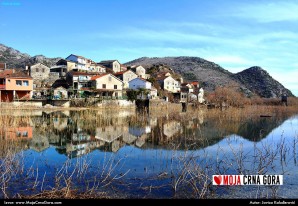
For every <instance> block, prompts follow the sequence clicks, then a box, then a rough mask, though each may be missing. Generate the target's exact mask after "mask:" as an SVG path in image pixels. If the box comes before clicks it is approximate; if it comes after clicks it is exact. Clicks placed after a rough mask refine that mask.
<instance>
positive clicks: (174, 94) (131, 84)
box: [0, 54, 204, 103]
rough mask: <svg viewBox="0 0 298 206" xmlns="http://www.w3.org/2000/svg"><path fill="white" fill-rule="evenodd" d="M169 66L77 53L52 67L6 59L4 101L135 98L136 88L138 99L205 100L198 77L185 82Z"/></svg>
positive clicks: (1, 85) (1, 86)
mask: <svg viewBox="0 0 298 206" xmlns="http://www.w3.org/2000/svg"><path fill="white" fill-rule="evenodd" d="M165 67H166V66H164V65H154V66H153V67H151V68H147V69H145V68H144V67H143V66H142V65H132V66H125V65H123V64H121V63H120V62H119V61H118V60H103V61H100V62H95V61H93V60H91V59H88V58H85V57H83V56H79V55H74V54H71V55H69V56H68V57H66V58H65V59H60V60H58V61H57V63H56V65H54V66H52V67H48V66H46V65H45V64H42V63H37V64H33V65H27V66H26V68H25V69H18V68H7V66H6V63H5V62H4V63H0V96H1V98H0V102H13V101H22V100H26V101H29V100H39V99H52V100H63V99H64V100H68V99H77V98H89V97H92V98H98V99H126V100H133V99H132V98H131V96H132V95H130V94H131V92H134V93H136V94H137V97H136V98H138V99H164V100H166V101H170V102H176V103H178V102H189V101H196V102H197V101H199V102H200V103H203V92H204V91H203V89H202V88H200V84H199V82H198V81H195V80H193V81H191V82H185V81H184V80H183V78H182V76H181V75H179V74H177V73H175V72H173V70H171V69H170V68H166V69H165Z"/></svg>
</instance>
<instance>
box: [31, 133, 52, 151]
mask: <svg viewBox="0 0 298 206" xmlns="http://www.w3.org/2000/svg"><path fill="white" fill-rule="evenodd" d="M49 147H50V143H49V139H48V138H47V137H46V136H45V135H35V136H34V137H33V138H32V140H31V142H30V149H33V150H35V151H37V152H42V151H43V150H46V149H47V148H49Z"/></svg>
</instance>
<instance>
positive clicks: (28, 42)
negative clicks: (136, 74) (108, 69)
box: [0, 0, 298, 96]
mask: <svg viewBox="0 0 298 206" xmlns="http://www.w3.org/2000/svg"><path fill="white" fill-rule="evenodd" d="M297 11H298V1H297V0H291V1H287V0H270V1H269V0H249V1H239V0H213V1H206V0H204V1H203V0H98V1H95V0H83V1H78V0H64V1H63V0H0V43H2V44H5V45H7V46H10V47H13V48H15V49H18V50H20V51H21V52H25V53H28V54H30V55H31V56H34V55H37V54H43V55H45V56H47V57H63V58H66V57H67V56H68V55H69V54H71V53H74V54H78V55H82V56H85V57H87V58H91V59H93V60H94V61H101V60H105V59H118V60H119V61H120V62H121V63H125V62H127V61H130V60H133V59H136V58H140V57H143V56H147V57H165V56H196V57H201V58H204V59H206V60H209V61H212V62H215V63H217V64H219V65H220V66H222V67H223V68H225V69H227V70H229V71H231V72H233V73H236V72H239V71H242V70H244V69H247V68H249V67H251V66H261V67H262V68H263V69H265V70H267V71H268V72H269V74H270V75H271V76H272V77H273V78H275V79H276V80H278V81H279V82H281V83H282V84H283V85H285V86H286V87H287V88H288V89H290V90H291V91H292V92H293V93H294V94H295V95H296V96H298V78H297V77H298V12H297Z"/></svg>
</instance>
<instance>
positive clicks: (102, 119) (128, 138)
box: [0, 110, 298, 197]
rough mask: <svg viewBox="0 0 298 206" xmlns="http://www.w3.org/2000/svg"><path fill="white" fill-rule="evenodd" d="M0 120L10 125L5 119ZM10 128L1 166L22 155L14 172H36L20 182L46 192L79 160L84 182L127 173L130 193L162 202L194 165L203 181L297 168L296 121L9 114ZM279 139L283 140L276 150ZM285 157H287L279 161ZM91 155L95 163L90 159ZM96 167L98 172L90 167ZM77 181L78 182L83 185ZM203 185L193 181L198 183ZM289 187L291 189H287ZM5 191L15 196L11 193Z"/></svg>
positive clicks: (2, 132) (4, 134)
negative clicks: (43, 185) (44, 186)
mask: <svg viewBox="0 0 298 206" xmlns="http://www.w3.org/2000/svg"><path fill="white" fill-rule="evenodd" d="M1 115H3V116H2V117H4V119H5V118H7V119H9V116H8V114H4V113H1ZM2 119H3V118H2ZM10 123H11V124H10V126H9V127H4V126H0V136H1V141H2V142H1V144H0V145H1V159H0V160H1V161H4V160H3V159H2V158H6V159H5V161H6V160H7V159H9V158H7V154H8V153H9V154H11V153H12V152H14V153H15V154H24V157H25V160H23V162H26V163H25V164H24V165H23V166H22V167H21V168H26V167H27V168H29V169H28V170H29V171H31V172H32V170H31V168H35V170H33V171H39V172H41V174H38V175H37V174H36V176H38V177H36V176H34V175H35V173H34V175H32V173H29V174H26V173H24V172H23V169H22V172H21V176H22V175H24V176H25V178H27V175H29V176H30V177H32V180H31V182H33V183H34V184H35V181H36V179H38V178H43V177H45V174H47V177H48V180H47V181H48V182H49V185H50V186H53V184H55V183H54V182H53V176H54V175H56V172H57V170H56V169H57V168H58V171H62V170H63V168H65V171H64V172H65V173H66V174H67V172H70V171H71V168H72V167H71V164H69V162H72V163H74V165H75V166H74V167H73V168H76V167H77V164H78V163H80V161H83V162H84V161H85V160H86V159H87V160H88V161H90V162H89V163H88V164H87V165H91V166H92V169H91V166H90V170H87V169H83V170H82V168H80V169H78V170H76V169H74V170H73V171H74V172H76V171H77V172H82V171H84V172H86V173H84V175H85V176H84V178H85V177H86V176H88V177H94V176H96V175H98V174H97V172H98V171H100V172H102V173H104V169H105V168H114V171H108V174H111V173H112V172H113V173H115V174H116V175H118V174H127V175H126V177H125V178H127V179H129V180H128V181H129V184H131V185H133V184H135V186H136V187H134V185H133V186H130V188H139V187H140V186H139V185H143V186H144V187H145V188H146V187H147V186H148V185H149V186H150V187H151V186H155V187H156V188H159V189H157V190H156V193H154V195H157V196H158V195H161V196H162V195H163V197H170V196H171V195H172V191H173V190H172V189H173V185H172V184H173V182H174V183H175V181H176V180H179V179H181V176H179V175H180V174H181V175H182V176H183V177H186V176H187V174H188V175H190V176H192V175H194V174H197V172H198V171H200V170H201V168H200V167H201V166H202V168H204V171H205V170H206V171H207V173H210V174H208V175H212V174H228V173H232V174H234V173H238V172H240V171H241V172H242V171H244V172H247V171H248V169H249V171H250V172H251V171H252V172H253V173H252V174H257V173H258V172H260V171H265V170H264V169H263V166H264V165H269V166H270V167H271V168H273V171H274V172H278V173H276V174H283V173H282V172H283V171H287V172H288V173H289V174H290V173H292V174H294V175H296V173H297V172H296V173H295V172H293V171H292V170H291V168H292V167H295V166H296V165H297V160H296V159H297V153H296V145H297V142H298V137H297V131H295V130H294V129H293V127H295V125H297V117H294V118H290V117H289V116H283V115H281V116H275V117H270V118H269V117H266V118H263V117H260V116H254V117H251V116H250V117H246V116H242V117H239V118H238V119H237V118H231V116H230V117H228V116H225V115H222V116H220V118H218V116H211V115H210V116H209V115H208V113H207V112H206V111H197V112H194V113H177V114H165V115H163V114H151V113H149V114H146V115H140V114H139V113H135V111H117V112H113V111H88V110H84V111H63V112H62V111H59V112H44V111H41V112H32V113H30V114H23V113H21V112H20V113H18V115H16V114H14V118H13V121H11V122H10ZM281 125H282V127H281ZM293 125H294V126H293ZM293 131H294V132H293ZM280 137H284V138H285V140H282V142H281V143H282V144H281V143H280V141H279V140H280ZM5 141H8V142H16V143H15V144H12V146H13V147H14V148H15V150H13V151H12V150H9V149H11V147H7V143H4V142H5ZM281 145H282V147H281ZM258 146H259V148H257V147H258ZM270 149H273V150H272V153H267V151H270ZM262 150H265V152H264V151H262ZM20 151H24V153H21V152H20ZM290 153H291V154H294V157H293V158H292V157H291V158H288V157H287V158H286V157H285V156H286V155H288V154H290ZM191 155H193V156H191ZM243 155H245V156H243ZM248 155H250V156H248ZM92 156H93V157H95V158H94V159H92V158H91V157H92ZM278 156H281V158H280V159H278V164H276V165H273V162H274V164H275V163H276V162H275V159H274V160H273V159H270V158H271V157H272V158H276V157H278ZM238 157H243V158H244V159H245V161H244V162H241V161H239V159H238ZM188 158H189V159H188ZM119 159H124V160H125V161H126V163H125V164H123V165H121V167H119V168H118V167H112V166H111V167H110V166H106V165H105V162H108V163H110V164H114V163H115V164H118V162H119ZM13 161H15V159H13ZM68 161H69V162H68ZM289 161H292V162H294V164H293V163H290V162H289ZM20 162H22V161H20ZM201 163H204V165H201ZM97 164H99V165H101V166H102V167H101V168H96V165H97ZM1 165H9V164H1ZM65 165H67V167H66V166H65ZM206 165H207V166H206ZM289 166H290V167H289ZM286 167H288V168H287V169H288V170H286V169H285V168H286ZM37 168H38V169H37ZM61 168H62V169H61ZM84 168H87V167H85V166H84ZM279 168H281V169H280V170H279ZM2 169H3V168H1V167H0V170H2ZM4 169H5V168H4ZM10 171H13V170H10ZM280 171H281V173H279V172H280ZM190 172H194V173H190ZM219 172H220V173H219ZM36 173H37V172H36ZM51 175H52V176H51ZM71 175H72V173H71ZM16 177H17V176H16ZM96 177H97V176H96ZM144 177H145V178H147V180H146V181H144V182H142V183H140V182H137V180H139V179H138V178H144ZM192 177H196V176H192ZM18 178H19V176H18ZM84 178H83V180H82V181H85V179H84ZM175 178H177V179H175ZM196 178H197V177H196ZM104 179H105V178H104ZM296 179H298V178H296ZM26 181H27V180H26ZM39 181H43V180H42V179H41V180H39ZM75 181H79V180H75ZM90 181H91V180H90ZM202 181H203V180H201V179H198V181H197V182H199V183H201V182H202ZM291 181H292V180H291ZM0 184H1V181H0ZM5 184H6V183H5ZM51 184H52V185H51ZM76 184H81V183H78V182H76ZM165 185H166V186H165ZM169 185H170V186H169ZM296 185H298V183H297V184H296V183H295V185H294V186H293V187H296ZM188 186H189V185H188ZM22 187H23V186H22V185H21V186H18V188H22ZM12 190H16V189H15V187H12ZM197 191H199V190H197ZM135 192H140V193H142V194H143V193H144V194H145V193H146V192H144V190H142V189H136V191H135ZM242 192H243V191H242ZM219 193H221V192H219ZM243 194H245V193H243ZM152 195H153V194H152ZM184 195H185V196H187V195H186V194H184Z"/></svg>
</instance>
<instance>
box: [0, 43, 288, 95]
mask: <svg viewBox="0 0 298 206" xmlns="http://www.w3.org/2000/svg"><path fill="white" fill-rule="evenodd" d="M59 59H61V58H60V57H58V58H47V57H45V56H43V55H36V56H33V57H31V56H30V55H28V54H26V53H21V52H20V51H18V50H16V49H13V48H11V47H8V46H5V45H3V44H0V62H4V63H6V64H7V68H25V66H26V65H32V64H35V63H43V64H45V65H47V66H49V67H51V66H53V65H55V63H56V62H57V61H58V60H59ZM125 65H126V66H132V65H142V66H144V67H145V68H149V67H152V66H153V65H166V66H168V67H170V68H171V69H172V70H173V71H174V72H175V73H178V74H180V75H182V76H183V77H184V79H186V80H189V81H191V80H198V81H200V83H201V86H203V87H204V89H205V90H206V91H213V90H214V89H215V88H216V87H218V86H231V85H233V87H235V88H241V90H242V91H244V92H245V94H247V95H250V94H257V95H259V96H260V97H266V98H270V97H279V96H280V95H281V92H282V91H285V92H287V94H288V95H289V96H293V94H292V92H291V91H290V90H289V89H287V88H285V87H284V86H283V85H282V84H281V83H279V82H278V81H276V80H275V79H273V78H272V77H271V76H270V75H269V74H268V72H266V71H265V70H263V69H262V68H260V67H251V68H249V69H246V70H244V71H242V72H239V73H237V74H233V73H231V72H229V71H228V70H226V69H224V68H222V67H221V66H219V65H218V64H215V63H213V62H210V61H207V60H205V59H202V58H199V57H185V56H181V57H164V58H157V57H155V58H148V57H142V58H139V59H136V60H133V61H130V62H127V63H125Z"/></svg>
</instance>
